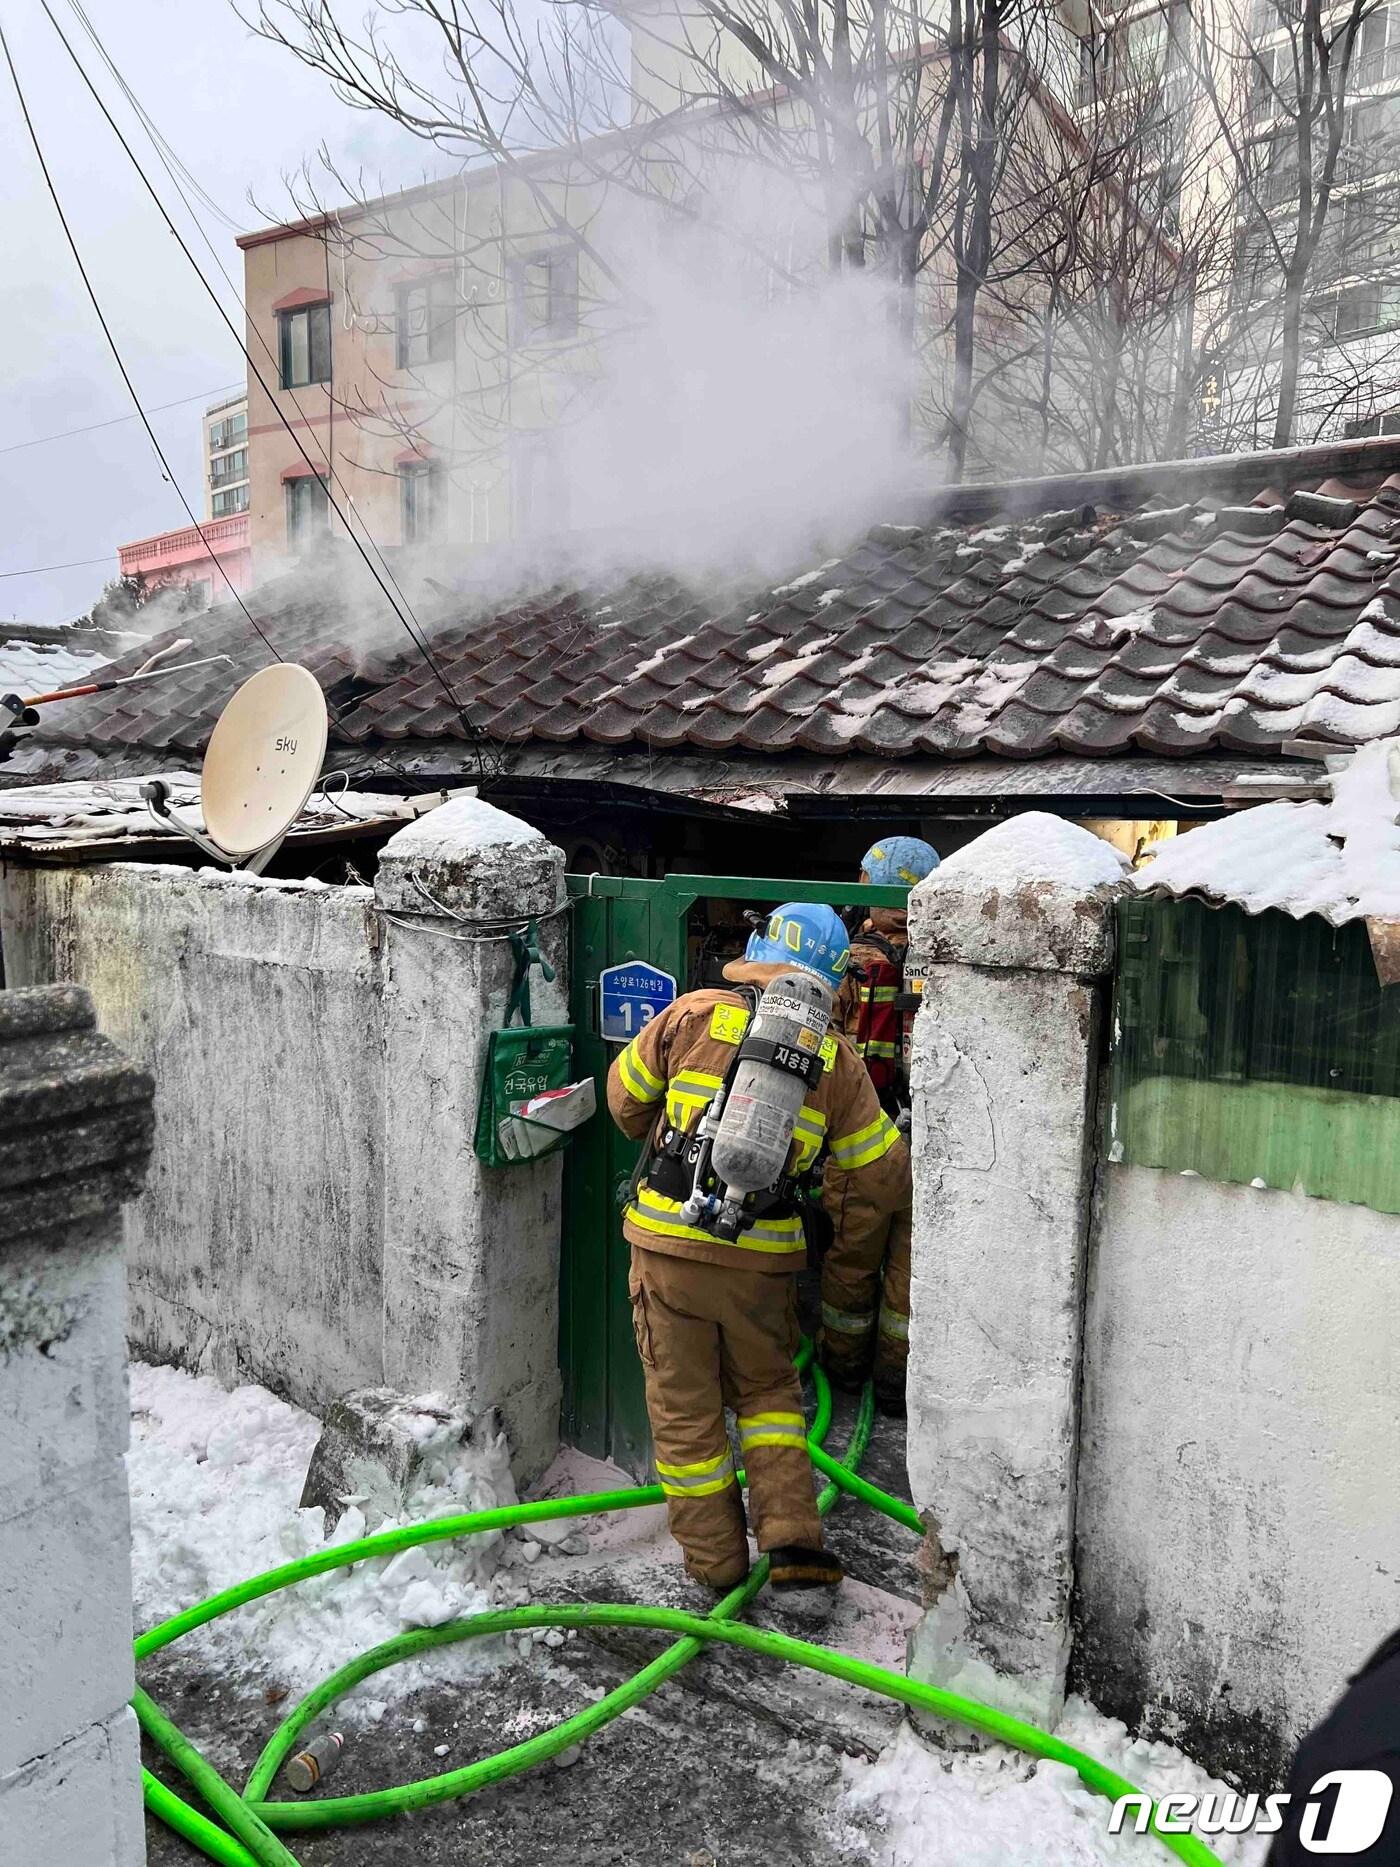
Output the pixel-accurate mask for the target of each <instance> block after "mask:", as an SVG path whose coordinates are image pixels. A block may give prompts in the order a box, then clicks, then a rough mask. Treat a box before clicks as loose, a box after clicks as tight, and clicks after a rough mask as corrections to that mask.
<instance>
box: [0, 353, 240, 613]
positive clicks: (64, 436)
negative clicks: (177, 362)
mask: <svg viewBox="0 0 1400 1867" xmlns="http://www.w3.org/2000/svg"><path fill="white" fill-rule="evenodd" d="M242 387H243V384H242V383H236V382H235V383H220V384H219V386H218V387H217V388H215V389H201V390H200V391H199V392H198V394H196V395H182V396H177V397H176V399H175V400H174V401H173V402H157V403H156V405H155V407H154V408H150V409H147V411H146V413H147V414H148V415H163V414H164V413H165V411H166V409H168V408H185V407H187V406H188V405H189V404H190V403H191V402H206V401H208V399H209V397H210V396H211V395H223V394H225V393H226V392H227V391H229V390H231V389H241V388H242ZM135 419H136V417H135V416H134V415H113V416H112V418H111V420H110V421H90V422H88V423H87V425H86V426H85V427H82V428H60V429H59V431H58V433H57V434H36V435H35V436H34V438H33V440H31V441H9V442H7V443H6V444H5V446H4V447H0V454H17V453H19V452H20V450H21V449H22V448H26V447H47V446H48V444H49V442H50V441H68V440H71V439H72V438H73V436H74V435H77V434H96V432H97V430H98V429H99V428H119V427H120V426H121V425H122V423H123V422H127V421H135ZM87 562H88V563H89V564H101V563H102V562H103V559H101V558H88V559H87ZM51 568H52V569H54V570H66V569H68V568H70V567H69V566H67V565H64V564H56V565H53V566H51ZM25 574H26V573H25V572H24V571H4V572H0V576H8V577H22V576H24V575H25Z"/></svg>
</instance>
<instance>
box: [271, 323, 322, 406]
mask: <svg viewBox="0 0 1400 1867" xmlns="http://www.w3.org/2000/svg"><path fill="white" fill-rule="evenodd" d="M277 336H278V350H277V354H278V361H279V369H280V373H281V379H282V387H283V388H284V389H301V388H304V387H305V386H306V384H307V383H313V382H329V381H330V379H331V308H330V305H329V304H323V305H301V306H299V307H298V308H297V310H295V311H279V312H278V314H277Z"/></svg>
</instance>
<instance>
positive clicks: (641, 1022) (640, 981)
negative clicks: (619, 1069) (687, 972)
mask: <svg viewBox="0 0 1400 1867" xmlns="http://www.w3.org/2000/svg"><path fill="white" fill-rule="evenodd" d="M598 989H599V993H600V1001H599V1002H600V1013H601V1015H600V1019H599V1028H600V1030H601V1032H602V1035H603V1036H604V1037H605V1038H606V1039H607V1041H608V1042H609V1043H611V1044H630V1043H631V1041H632V1039H633V1038H634V1037H635V1036H636V1035H637V1033H638V1031H641V1030H644V1029H645V1028H646V1026H647V1025H648V1024H650V1023H651V1021H652V1019H653V1018H654V1017H655V1016H656V1015H657V1013H658V1012H662V1011H664V1010H665V1009H666V1007H667V1006H668V1005H669V1004H671V1003H672V1002H673V1001H674V999H675V996H676V982H675V980H674V979H673V978H672V977H671V975H670V973H669V972H662V970H661V968H660V967H659V966H653V965H652V964H651V963H650V962H649V961H648V960H644V959H632V960H628V961H627V962H626V964H625V965H622V966H605V967H604V968H603V970H602V972H601V974H600V975H599V979H598Z"/></svg>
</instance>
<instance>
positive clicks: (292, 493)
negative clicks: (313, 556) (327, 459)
mask: <svg viewBox="0 0 1400 1867" xmlns="http://www.w3.org/2000/svg"><path fill="white" fill-rule="evenodd" d="M286 487H287V543H288V544H289V545H290V546H291V548H292V550H293V551H304V550H305V549H306V548H307V546H308V545H310V544H313V543H314V542H315V540H316V539H317V538H320V537H324V536H325V533H326V531H327V529H328V527H329V524H330V507H329V505H328V503H327V500H326V482H325V480H324V479H323V478H322V477H321V475H320V474H319V473H302V474H298V476H297V477H296V478H295V479H294V480H288V481H287V482H286Z"/></svg>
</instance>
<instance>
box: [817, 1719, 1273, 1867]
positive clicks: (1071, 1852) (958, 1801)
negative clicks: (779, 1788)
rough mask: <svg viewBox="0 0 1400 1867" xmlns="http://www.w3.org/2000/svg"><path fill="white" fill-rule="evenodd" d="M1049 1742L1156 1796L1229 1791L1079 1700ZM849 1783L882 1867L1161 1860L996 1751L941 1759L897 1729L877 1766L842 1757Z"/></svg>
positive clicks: (1042, 1767)
mask: <svg viewBox="0 0 1400 1867" xmlns="http://www.w3.org/2000/svg"><path fill="white" fill-rule="evenodd" d="M1057 1735H1058V1736H1059V1737H1062V1738H1063V1739H1064V1740H1065V1742H1066V1743H1069V1744H1072V1745H1074V1746H1075V1747H1076V1749H1079V1750H1083V1751H1086V1752H1087V1753H1088V1754H1089V1755H1091V1756H1093V1757H1096V1758H1098V1759H1099V1760H1100V1761H1101V1762H1103V1763H1106V1764H1108V1765H1110V1766H1111V1767H1112V1768H1113V1769H1116V1770H1117V1771H1119V1773H1120V1774H1121V1775H1123V1776H1125V1777H1126V1778H1127V1779H1128V1781H1129V1782H1130V1783H1132V1784H1133V1786H1134V1787H1135V1788H1138V1789H1145V1790H1147V1791H1148V1792H1149V1793H1150V1794H1152V1795H1153V1796H1159V1797H1160V1796H1162V1795H1165V1794H1166V1793H1167V1792H1168V1791H1169V1790H1175V1791H1178V1792H1184V1793H1188V1794H1193V1795H1221V1794H1224V1793H1227V1792H1226V1785H1225V1784H1224V1783H1220V1782H1216V1781H1215V1780H1214V1779H1212V1778H1210V1777H1208V1776H1207V1775H1206V1774H1205V1772H1204V1771H1203V1770H1201V1769H1198V1768H1197V1766H1196V1765H1195V1764H1193V1763H1191V1762H1190V1760H1189V1759H1188V1758H1186V1757H1183V1756H1182V1754H1181V1752H1180V1751H1178V1750H1173V1749H1172V1748H1171V1747H1170V1746H1169V1745H1167V1744H1152V1743H1147V1742H1145V1741H1144V1740H1142V1739H1140V1738H1139V1739H1130V1738H1129V1736H1128V1733H1127V1730H1126V1729H1125V1727H1124V1726H1123V1725H1122V1724H1120V1723H1119V1722H1118V1720H1117V1719H1113V1718H1105V1717H1102V1716H1101V1715H1100V1714H1099V1713H1098V1712H1097V1711H1095V1709H1094V1708H1093V1706H1092V1705H1088V1704H1086V1703H1084V1701H1083V1700H1081V1699H1075V1698H1071V1699H1070V1701H1069V1703H1068V1705H1067V1706H1066V1708H1065V1715H1064V1717H1063V1719H1062V1720H1061V1721H1060V1725H1059V1727H1058V1731H1057ZM845 1776H846V1787H845V1793H844V1795H843V1798H842V1800H843V1803H844V1805H845V1807H846V1809H847V1810H848V1811H849V1812H850V1813H851V1814H852V1815H853V1816H855V1817H856V1818H857V1819H858V1820H860V1821H861V1822H862V1824H863V1825H864V1826H866V1828H867V1829H873V1830H874V1846H873V1848H872V1858H873V1860H874V1861H875V1862H876V1863H877V1864H878V1867H930V1863H933V1862H942V1861H956V1862H957V1867H1010V1864H1011V1863H1014V1862H1027V1863H1030V1862H1033V1863H1034V1867H1118V1864H1119V1863H1121V1864H1122V1867H1146V1862H1147V1861H1149V1860H1157V1859H1161V1860H1163V1861H1165V1860H1166V1859H1167V1858H1168V1856H1167V1855H1166V1853H1165V1851H1164V1850H1163V1849H1162V1847H1161V1844H1160V1843H1159V1842H1154V1841H1149V1840H1144V1839H1142V1838H1141V1837H1139V1836H1136V1835H1133V1834H1131V1833H1129V1834H1126V1835H1118V1836H1114V1835H1110V1834H1109V1832H1108V1815H1109V1808H1110V1805H1109V1803H1108V1802H1107V1801H1106V1800H1105V1798H1104V1797H1102V1796H1097V1795H1094V1794H1093V1793H1092V1792H1091V1791H1090V1790H1088V1789H1086V1788H1085V1787H1084V1786H1083V1784H1082V1783H1081V1782H1080V1781H1079V1778H1078V1777H1077V1776H1076V1775H1075V1773H1074V1771H1073V1770H1071V1769H1069V1768H1068V1767H1067V1766H1065V1765H1063V1764H1055V1763H1036V1762H1033V1761H1032V1759H1031V1758H1029V1757H1022V1756H1020V1755H1018V1754H1016V1753H1014V1752H1010V1751H1006V1750H1003V1749H1001V1748H996V1749H993V1750H989V1751H985V1752H943V1751H939V1750H935V1749H934V1748H932V1747H931V1746H930V1745H927V1744H925V1743H924V1742H922V1740H921V1739H920V1738H919V1737H917V1736H916V1735H915V1733H914V1732H913V1731H912V1730H911V1729H910V1727H909V1726H908V1725H905V1726H903V1727H901V1729H900V1731H899V1733H898V1735H897V1736H896V1737H895V1739H894V1741H893V1743H891V1744H889V1745H888V1746H887V1747H886V1748H885V1750H883V1751H882V1752H881V1754H880V1756H879V1757H878V1758H877V1759H876V1761H875V1762H874V1763H872V1764H866V1763H858V1762H854V1761H849V1760H848V1761H847V1762H846V1764H845ZM1129 1826H1131V1824H1129ZM1210 1845H1211V1847H1212V1848H1214V1850H1215V1852H1216V1853H1217V1854H1218V1855H1219V1857H1220V1859H1221V1860H1222V1861H1225V1862H1227V1863H1228V1864H1229V1867H1261V1863H1262V1862H1263V1860H1264V1856H1265V1854H1266V1852H1267V1850H1268V1845H1269V1843H1268V1839H1267V1837H1264V1836H1254V1835H1251V1836H1232V1835H1220V1836H1218V1837H1212V1839H1211V1842H1210Z"/></svg>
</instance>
